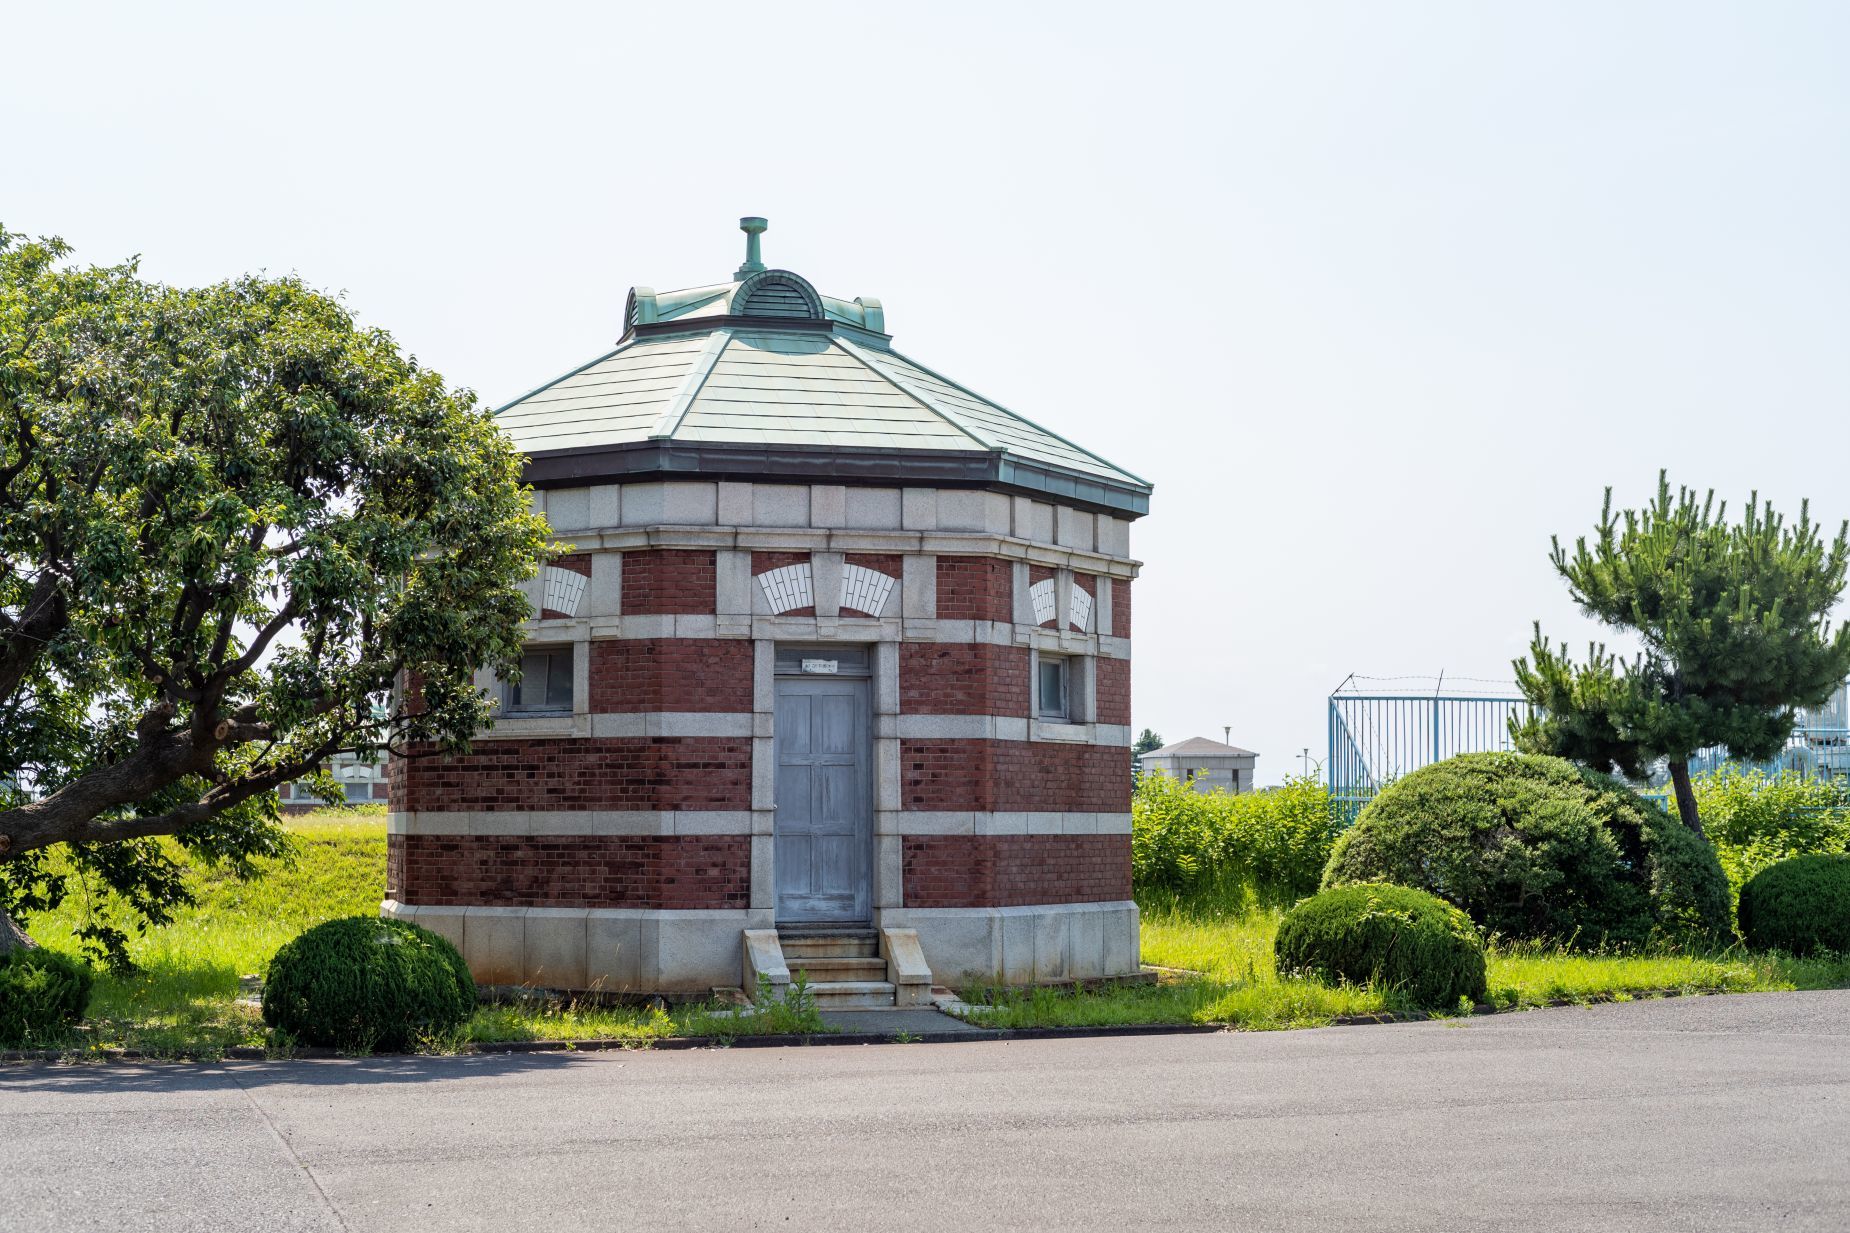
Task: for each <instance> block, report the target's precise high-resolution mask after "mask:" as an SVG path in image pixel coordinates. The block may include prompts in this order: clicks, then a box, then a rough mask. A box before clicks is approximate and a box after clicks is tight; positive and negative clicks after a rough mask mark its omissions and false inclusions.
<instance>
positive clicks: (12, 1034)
mask: <svg viewBox="0 0 1850 1233" xmlns="http://www.w3.org/2000/svg"><path fill="white" fill-rule="evenodd" d="M90 984H91V973H90V965H89V964H87V963H85V962H84V961H83V960H81V959H73V958H71V957H70V956H69V955H61V954H59V953H58V952H57V951H55V950H46V949H45V948H44V947H42V946H33V947H22V948H20V949H18V950H13V951H8V952H7V953H6V954H4V955H0V1048H6V1049H20V1048H30V1047H33V1046H41V1045H56V1044H58V1043H59V1042H60V1041H62V1040H63V1039H64V1038H65V1037H66V1036H67V1035H68V1034H69V1033H70V1030H71V1027H72V1026H73V1025H74V1024H76V1023H77V1022H78V1021H79V1020H81V1019H82V1018H83V1016H84V1008H85V1007H86V1006H88V1005H89V1004H90Z"/></svg>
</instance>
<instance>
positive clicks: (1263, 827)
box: [1131, 771, 1338, 914]
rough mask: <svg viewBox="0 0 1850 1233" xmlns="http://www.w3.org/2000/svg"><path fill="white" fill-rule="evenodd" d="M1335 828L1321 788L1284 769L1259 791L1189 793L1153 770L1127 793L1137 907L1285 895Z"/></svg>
mask: <svg viewBox="0 0 1850 1233" xmlns="http://www.w3.org/2000/svg"><path fill="white" fill-rule="evenodd" d="M1337 829H1338V821H1337V814H1336V812H1335V810H1334V809H1333V808H1332V807H1331V802H1330V793H1329V790H1328V789H1327V788H1325V787H1324V786H1323V785H1322V784H1321V783H1318V782H1317V781H1316V780H1314V779H1309V778H1304V777H1297V776H1294V777H1292V778H1290V779H1287V780H1286V781H1285V783H1284V785H1283V786H1282V787H1277V788H1268V789H1265V790H1264V791H1260V792H1248V793H1241V794H1237V795H1236V794H1234V793H1230V792H1224V791H1217V792H1196V791H1195V790H1193V789H1192V788H1190V787H1189V786H1188V785H1187V784H1184V783H1181V782H1178V781H1177V780H1174V779H1171V778H1170V777H1169V776H1167V775H1164V774H1162V773H1161V772H1160V771H1158V772H1152V773H1150V774H1147V775H1144V776H1142V777H1141V778H1140V779H1139V780H1138V782H1137V791H1136V794H1135V796H1133V798H1132V800H1131V861H1132V869H1133V874H1134V877H1135V885H1136V890H1137V896H1138V899H1139V900H1140V901H1142V902H1144V903H1145V905H1146V906H1152V905H1168V906H1175V905H1180V904H1194V905H1209V904H1215V903H1218V904H1219V905H1221V907H1222V908H1223V909H1224V910H1225V912H1226V913H1228V914H1236V913H1238V912H1239V911H1241V910H1243V909H1244V908H1245V906H1246V905H1247V904H1248V903H1249V901H1251V900H1252V899H1257V900H1259V901H1260V902H1262V903H1279V902H1290V901H1292V900H1295V899H1297V898H1298V897H1300V896H1302V895H1307V894H1309V893H1310V892H1311V891H1314V890H1315V889H1317V882H1318V879H1319V878H1321V877H1322V876H1323V866H1324V865H1325V863H1327V862H1328V860H1329V857H1330V845H1331V844H1332V843H1333V842H1335V839H1336V833H1337Z"/></svg>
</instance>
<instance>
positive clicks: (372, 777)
mask: <svg viewBox="0 0 1850 1233" xmlns="http://www.w3.org/2000/svg"><path fill="white" fill-rule="evenodd" d="M328 770H329V771H331V772H333V775H334V778H335V780H336V782H338V783H339V784H340V786H341V789H342V791H343V792H344V794H345V795H344V796H343V797H340V798H336V799H335V800H333V801H324V800H322V799H321V798H320V797H318V796H316V795H314V794H313V792H311V791H310V789H309V786H308V784H307V783H306V782H302V783H286V784H283V785H282V786H281V787H279V788H277V790H276V795H277V797H278V799H280V800H281V801H282V803H283V812H284V813H306V812H308V811H309V810H313V809H322V808H325V807H326V806H328V805H330V804H334V805H339V804H347V805H367V804H371V803H372V802H373V801H378V802H379V803H381V804H384V803H385V800H386V787H385V760H384V759H383V758H381V759H380V760H379V761H377V762H362V761H360V759H359V758H358V757H356V756H355V755H353V754H350V753H341V754H335V755H334V756H333V757H332V758H329V759H328Z"/></svg>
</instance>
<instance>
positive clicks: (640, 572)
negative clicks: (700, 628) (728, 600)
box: [623, 548, 718, 616]
mask: <svg viewBox="0 0 1850 1233" xmlns="http://www.w3.org/2000/svg"><path fill="white" fill-rule="evenodd" d="M714 560H715V558H714V555H713V553H712V551H711V550H709V549H705V548H650V549H646V550H643V551H638V552H626V553H624V554H623V612H624V614H625V615H626V616H627V615H636V616H662V615H667V614H671V613H695V614H707V615H710V614H712V613H713V612H716V611H717V610H718V600H717V599H716V585H717V581H718V572H717V569H716V568H715V565H714Z"/></svg>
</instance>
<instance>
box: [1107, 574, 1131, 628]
mask: <svg viewBox="0 0 1850 1233" xmlns="http://www.w3.org/2000/svg"><path fill="white" fill-rule="evenodd" d="M1111 636H1112V637H1114V638H1128V637H1130V636H1131V580H1130V579H1129V578H1113V579H1112V580H1111Z"/></svg>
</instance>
